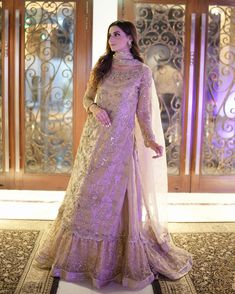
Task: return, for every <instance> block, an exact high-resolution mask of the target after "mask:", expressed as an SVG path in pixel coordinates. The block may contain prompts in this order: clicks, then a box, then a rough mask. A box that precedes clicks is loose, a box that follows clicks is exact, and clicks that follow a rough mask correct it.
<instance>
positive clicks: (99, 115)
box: [89, 104, 111, 127]
mask: <svg viewBox="0 0 235 294" xmlns="http://www.w3.org/2000/svg"><path fill="white" fill-rule="evenodd" d="M89 110H90V112H91V113H92V114H93V116H94V117H95V118H96V120H97V121H98V122H100V123H101V124H102V125H103V126H106V127H110V126H111V121H110V118H109V116H108V114H107V112H106V111H105V110H104V109H102V108H101V107H99V106H98V105H96V104H92V105H91V106H90V107H89Z"/></svg>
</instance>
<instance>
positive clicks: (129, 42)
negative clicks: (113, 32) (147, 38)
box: [127, 40, 132, 48]
mask: <svg viewBox="0 0 235 294" xmlns="http://www.w3.org/2000/svg"><path fill="white" fill-rule="evenodd" d="M127 44H128V46H129V48H131V47H132V41H131V40H128V42H127Z"/></svg>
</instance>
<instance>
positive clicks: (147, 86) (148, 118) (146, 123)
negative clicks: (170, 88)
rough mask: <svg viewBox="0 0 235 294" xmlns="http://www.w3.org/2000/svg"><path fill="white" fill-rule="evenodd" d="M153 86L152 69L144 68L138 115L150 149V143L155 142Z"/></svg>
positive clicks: (145, 140) (143, 134)
mask: <svg viewBox="0 0 235 294" xmlns="http://www.w3.org/2000/svg"><path fill="white" fill-rule="evenodd" d="M151 86H152V72H151V70H150V68H148V67H144V71H143V76H142V79H141V82H140V88H139V98H138V104H137V110H136V115H137V119H138V123H139V126H140V129H141V133H142V136H143V138H144V144H145V146H146V147H148V142H149V141H151V140H155V136H154V134H153V130H152V105H151V94H152V88H151Z"/></svg>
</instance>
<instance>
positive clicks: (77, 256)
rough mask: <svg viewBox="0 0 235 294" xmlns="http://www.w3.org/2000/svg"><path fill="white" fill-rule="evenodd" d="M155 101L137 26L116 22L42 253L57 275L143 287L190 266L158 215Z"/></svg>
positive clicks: (160, 173) (161, 176)
mask: <svg viewBox="0 0 235 294" xmlns="http://www.w3.org/2000/svg"><path fill="white" fill-rule="evenodd" d="M156 101H157V99H155V101H154V100H152V73H151V70H150V69H149V67H148V66H147V65H145V64H144V63H143V60H142V58H141V57H140V54H139V49H138V46H137V34H136V29H135V26H134V25H133V24H132V23H131V22H128V21H116V22H114V23H112V24H111V25H110V26H109V28H108V35H107V46H106V53H105V55H103V56H101V57H100V59H99V60H98V62H97V64H96V66H95V67H94V69H93V71H92V73H91V76H90V80H89V83H88V88H87V91H86V93H85V96H84V107H85V108H86V110H87V112H88V118H87V121H86V123H85V126H84V130H83V134H82V137H81V141H80V145H79V148H78V152H77V156H76V159H75V163H74V168H73V172H72V175H71V179H70V182H69V185H68V188H67V191H66V195H65V198H64V201H63V203H62V205H61V207H60V209H59V213H58V216H57V218H56V220H55V222H54V223H53V226H52V228H51V229H50V231H49V233H48V235H47V237H46V240H45V242H44V243H43V245H42V247H41V249H40V252H39V253H38V255H37V262H38V264H39V266H40V267H51V268H52V270H51V271H52V275H53V276H58V277H61V278H62V279H64V280H67V281H72V282H79V281H81V280H84V279H87V278H90V279H92V283H93V285H94V286H95V287H101V286H104V285H106V284H107V283H109V282H111V281H116V282H118V283H122V285H123V286H127V287H129V288H135V289H139V288H143V287H145V286H146V285H148V284H149V283H151V282H152V281H153V280H154V279H155V278H157V276H158V273H161V274H163V275H165V276H167V277H169V278H172V279H178V278H180V277H181V276H183V275H184V274H186V273H187V272H188V271H189V270H190V268H191V257H190V255H189V254H188V253H187V252H185V251H184V250H182V249H180V248H177V247H175V246H174V245H173V244H172V243H171V242H170V238H169V235H168V233H167V231H166V229H165V228H164V227H162V226H161V225H160V223H159V217H158V215H157V210H156V209H157V207H156V196H157V195H156V191H155V189H156V190H157V191H158V190H159V191H160V190H161V189H162V188H163V186H164V187H166V183H167V182H166V177H167V176H166V164H165V156H162V155H163V147H162V146H161V145H159V144H158V143H156V141H155V136H154V133H153V124H152V118H151V112H152V108H155V109H154V112H153V115H155V118H154V122H155V126H156V123H157V124H158V125H157V126H156V132H157V134H158V138H159V140H161V144H164V140H163V136H162V129H161V122H160V116H159V110H158V109H157V108H156V105H155V104H156V103H157V102H156ZM156 113H157V114H156ZM156 116H157V117H156ZM135 118H137V119H136V120H135ZM140 133H141V134H142V136H141V135H140ZM153 151H154V152H155V155H153ZM161 156H162V158H163V160H162V162H161V164H160V165H158V166H157V170H156V167H155V166H154V164H155V163H156V162H157V161H160V160H161V159H160V158H159V157H161ZM152 157H153V158H154V159H156V158H158V159H157V161H156V160H154V159H152ZM156 183H160V184H159V185H157V184H156Z"/></svg>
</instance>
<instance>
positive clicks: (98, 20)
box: [92, 0, 118, 65]
mask: <svg viewBox="0 0 235 294" xmlns="http://www.w3.org/2000/svg"><path fill="white" fill-rule="evenodd" d="M117 8H118V0H93V31H92V34H93V44H92V64H93V65H94V64H95V63H96V61H97V59H98V58H99V57H100V55H102V54H103V53H104V51H105V45H106V34H107V28H108V26H109V25H110V23H111V22H113V21H115V20H117Z"/></svg>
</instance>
